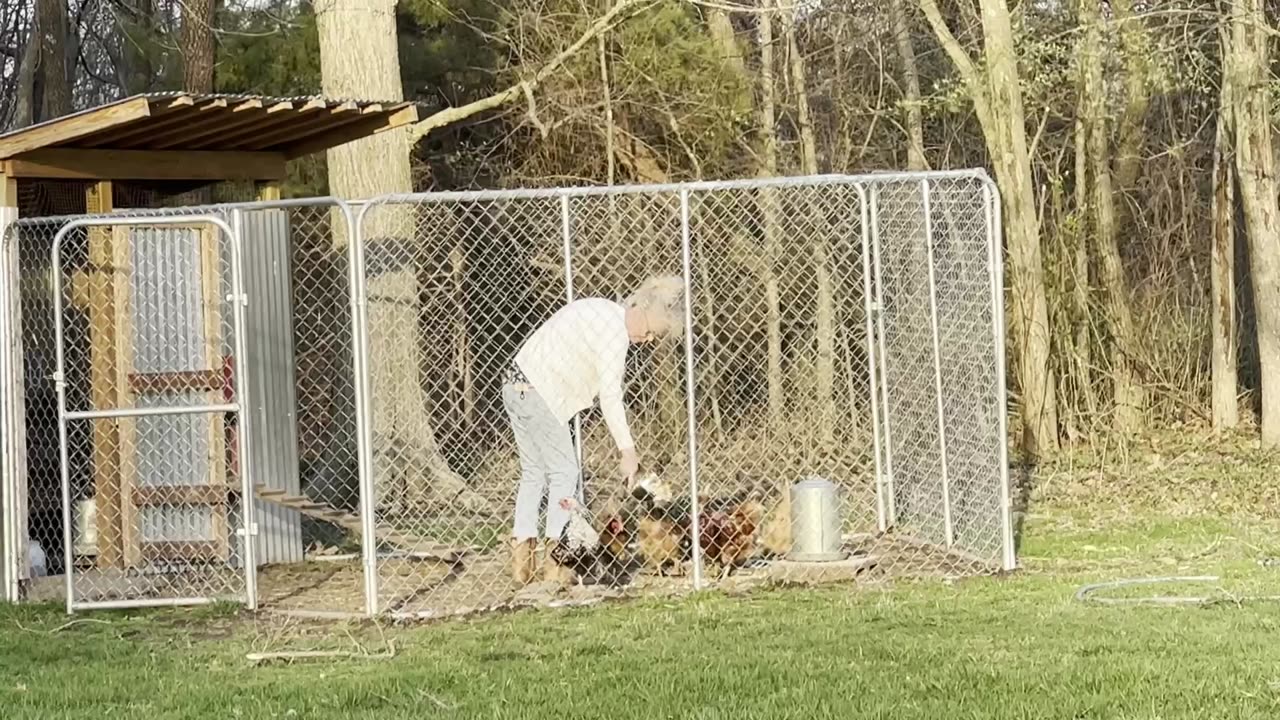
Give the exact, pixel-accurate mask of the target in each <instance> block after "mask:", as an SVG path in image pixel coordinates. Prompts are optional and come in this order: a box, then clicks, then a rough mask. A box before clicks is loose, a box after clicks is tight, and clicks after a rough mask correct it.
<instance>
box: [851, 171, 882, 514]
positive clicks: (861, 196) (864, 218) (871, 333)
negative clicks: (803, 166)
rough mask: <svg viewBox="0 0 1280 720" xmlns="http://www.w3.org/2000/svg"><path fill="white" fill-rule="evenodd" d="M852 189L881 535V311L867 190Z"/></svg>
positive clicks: (877, 508)
mask: <svg viewBox="0 0 1280 720" xmlns="http://www.w3.org/2000/svg"><path fill="white" fill-rule="evenodd" d="M853 188H854V190H855V191H856V192H857V193H858V212H859V214H860V217H861V228H860V229H861V233H859V234H860V235H861V236H862V237H861V248H862V252H861V255H862V314H863V318H864V321H865V332H866V334H867V380H868V381H869V382H868V388H869V390H870V397H869V398H868V400H869V402H870V405H871V443H872V446H873V447H872V453H871V456H872V459H873V461H874V463H875V473H876V529H877V530H878V531H879V532H884V531H886V530H888V529H889V517H888V512H889V508H888V504H887V499H886V497H885V494H886V492H885V469H884V467H883V465H884V462H883V460H882V458H881V455H882V454H883V453H885V452H886V450H887V448H885V447H884V444H883V443H882V442H881V428H880V406H879V403H878V402H877V397H876V396H877V392H876V374H877V372H879V367H878V363H877V362H876V333H875V317H876V315H877V314H878V313H879V312H880V307H879V305H878V304H877V303H875V302H874V301H872V299H871V298H872V294H871V240H870V233H871V228H870V223H871V219H870V218H871V209H870V208H869V207H868V206H867V189H866V188H865V187H863V186H862V183H855V184H854V186H853Z"/></svg>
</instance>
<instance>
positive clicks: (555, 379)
mask: <svg viewBox="0 0 1280 720" xmlns="http://www.w3.org/2000/svg"><path fill="white" fill-rule="evenodd" d="M683 312H684V283H683V281H682V280H681V279H680V278H678V277H670V276H665V277H655V278H650V279H649V280H647V281H646V282H645V283H644V284H643V285H641V286H640V288H639V289H638V290H636V291H635V293H633V294H632V295H631V296H630V297H629V298H627V299H626V300H625V301H624V302H623V303H622V304H621V305H619V304H618V303H615V302H612V301H610V300H605V299H603V298H583V299H581V300H575V301H573V302H571V303H569V304H568V305H565V306H564V307H563V308H561V309H560V310H559V311H557V312H556V313H555V314H554V315H552V316H551V318H550V319H548V320H547V321H546V322H545V323H543V324H542V326H541V327H539V328H538V329H537V330H536V331H534V333H533V334H532V335H531V336H529V338H528V339H527V340H526V341H525V343H524V345H523V346H522V347H521V348H520V351H519V352H518V353H517V354H516V357H515V361H514V362H513V363H512V365H511V366H510V368H509V369H508V371H507V377H506V378H505V382H504V383H503V387H502V403H503V405H504V407H505V408H506V410H507V418H508V419H509V420H510V423H511V429H512V431H513V432H514V434H515V439H516V447H517V449H518V450H519V455H520V484H519V488H518V490H517V492H516V507H515V522H514V525H515V527H514V530H513V535H514V537H513V538H512V548H511V575H512V579H514V580H515V581H516V582H517V583H519V584H522V585H523V584H527V583H529V582H532V581H533V579H534V576H535V575H536V574H537V559H536V557H537V554H536V549H537V539H538V511H539V507H540V505H541V504H542V499H543V497H544V496H547V500H548V502H547V522H546V533H545V535H544V537H545V538H546V539H547V552H546V553H545V554H544V557H545V558H546V566H545V569H544V578H545V579H547V580H555V581H560V580H561V579H562V578H563V577H564V576H563V572H562V568H560V567H559V566H557V565H556V563H555V562H554V561H553V560H551V552H550V550H551V549H552V548H553V546H554V543H555V542H556V541H557V540H558V539H559V538H560V535H561V531H562V530H563V529H564V527H565V524H566V523H567V522H568V511H566V510H564V509H563V508H561V507H560V500H561V499H563V498H566V497H576V495H577V491H578V486H579V483H580V482H581V475H582V472H581V468H579V466H578V456H577V453H576V452H575V450H574V445H573V437H572V435H571V433H570V430H569V424H570V422H571V421H572V420H573V417H574V416H575V415H577V414H578V413H580V412H582V411H583V410H586V409H587V408H589V407H591V406H592V405H593V404H594V403H595V402H596V400H597V399H599V402H600V410H601V412H602V414H603V415H604V421H605V424H606V425H608V427H609V433H610V434H611V435H612V436H613V441H614V443H615V444H616V445H617V447H618V452H619V455H620V458H619V473H620V475H621V476H622V478H624V479H625V480H627V481H628V483H629V482H631V481H632V480H634V478H635V475H636V472H637V470H638V469H639V466H640V458H639V455H637V453H636V448H635V442H634V441H633V440H632V438H631V430H630V428H629V427H628V425H627V413H626V408H625V406H624V405H623V372H624V370H625V367H626V360H627V350H628V348H630V347H631V345H632V344H635V343H644V342H652V341H654V340H657V339H659V338H663V337H667V336H669V335H673V334H677V333H679V332H680V330H681V322H682V320H683V317H684V316H683Z"/></svg>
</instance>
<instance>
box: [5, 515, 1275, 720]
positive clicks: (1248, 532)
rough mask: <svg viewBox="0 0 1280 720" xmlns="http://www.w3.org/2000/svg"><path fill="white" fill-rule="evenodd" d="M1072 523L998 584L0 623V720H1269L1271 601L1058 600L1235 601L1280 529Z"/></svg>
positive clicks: (1050, 533)
mask: <svg viewBox="0 0 1280 720" xmlns="http://www.w3.org/2000/svg"><path fill="white" fill-rule="evenodd" d="M1088 520H1089V518H1088V517H1087V516H1084V515H1081V514H1078V513H1065V512H1064V513H1059V514H1046V515H1043V516H1034V517H1033V518H1032V519H1031V520H1030V522H1029V524H1028V535H1027V538H1026V541H1025V543H1024V546H1023V558H1024V561H1025V563H1026V565H1027V569H1026V570H1025V571H1023V572H1021V573H1019V574H1018V575H1017V576H1014V577H1009V578H1001V579H977V580H967V581H962V582H955V583H946V582H942V581H931V582H918V583H911V584H906V585H903V584H899V585H897V586H894V587H876V588H862V589H856V590H855V589H852V588H829V589H824V590H820V591H804V590H780V591H771V592H764V593H759V594H756V595H752V596H747V597H733V598H730V597H722V596H718V595H705V596H701V597H695V598H691V599H687V600H682V601H677V602H671V603H659V602H640V603H632V604H627V605H619V606H612V607H605V608H594V609H581V610H553V611H539V612H532V611H531V612H521V613H516V614H510V615H503V616H497V617H490V618H487V619H483V620H477V621H471V622H454V623H444V624H438V625H434V626H425V627H423V626H419V627H386V628H379V627H376V626H373V625H370V624H351V625H344V624H332V623H330V624H319V623H314V624H304V623H300V622H297V621H293V622H288V623H286V622H284V621H282V620H279V619H266V618H256V619H255V618H251V617H246V616H242V615H239V614H237V613H236V612H235V611H234V609H228V608H225V607H218V608H205V609H200V610H192V611H157V612H146V613H141V612H140V613H113V614H91V615H86V616H83V618H82V621H81V622H77V623H76V624H74V625H71V626H65V623H66V622H67V619H66V618H65V617H64V616H63V615H62V614H61V613H60V612H58V610H57V609H56V608H31V607H25V608H4V609H0V708H3V711H2V712H0V716H3V717H4V718H64V717H65V718H101V717H121V718H145V719H147V720H159V719H161V718H295V717H296V718H375V717H376V718H425V717H511V718H523V717H551V718H631V717H634V718H666V717H671V718H677V717H678V718H686V717H687V718H756V717H759V718H765V717H770V718H772V717H797V718H800V717H805V718H810V717H839V718H853V717H871V718H874V717H885V718H890V717H892V718H944V717H945V718H1153V719H1154V718H1274V717H1277V716H1280V604H1265V603H1248V602H1245V603H1243V604H1235V603H1231V602H1227V603H1220V604H1217V605H1214V606H1210V607H1204V608H1158V607H1101V606H1094V605H1085V604H1082V603H1079V602H1076V601H1075V600H1073V598H1072V595H1073V592H1074V590H1075V589H1076V588H1077V587H1078V586H1079V585H1081V584H1083V583H1086V582H1094V581H1100V580H1107V579H1114V578H1118V577H1144V576H1149V575H1153V574H1201V573H1214V574H1220V575H1222V578H1223V579H1222V582H1221V583H1220V585H1221V587H1222V588H1225V589H1226V590H1227V591H1229V592H1230V593H1232V594H1234V595H1241V594H1245V593H1265V592H1267V591H1268V589H1270V592H1271V594H1280V588H1278V587H1277V586H1280V569H1270V568H1264V567H1262V566H1260V565H1259V564H1258V563H1257V562H1256V559H1257V558H1259V557H1263V556H1266V555H1267V554H1268V553H1269V552H1270V551H1271V550H1272V549H1274V550H1276V551H1277V554H1280V544H1275V545H1272V544H1269V543H1280V535H1277V534H1275V533H1274V531H1275V530H1276V529H1277V528H1276V527H1275V526H1273V525H1271V524H1270V523H1266V522H1263V521H1253V522H1243V521H1241V522H1230V521H1224V520H1203V519H1172V520H1158V519H1157V520H1152V519H1147V520H1140V521H1131V522H1127V523H1119V524H1117V522H1116V521H1115V520H1109V521H1107V522H1106V523H1105V524H1103V525H1098V524H1096V523H1090V522H1088ZM1273 538H1274V539H1275V540H1273ZM1211 590H1213V588H1212V587H1205V586H1200V587H1178V588H1168V589H1166V588H1145V589H1142V590H1141V591H1140V592H1142V593H1144V594H1145V593H1150V592H1176V593H1177V594H1186V593H1196V594H1200V593H1205V592H1209V591H1211ZM1112 594H1117V593H1112ZM1118 594H1124V593H1118ZM1129 594H1132V591H1129ZM83 620H88V621H83ZM104 621H105V622H104ZM388 642H390V643H392V644H394V647H395V656H394V657H393V658H392V659H389V660H378V659H352V660H324V661H317V662H310V663H306V664H296V665H292V666H289V665H260V666H254V665H251V664H250V663H249V662H248V661H247V660H246V658H245V653H246V652H249V651H250V650H263V649H272V650H280V649H316V648H346V649H353V648H362V651H363V652H368V653H370V654H373V653H377V652H379V651H382V650H384V649H385V648H386V647H387V644H386V643H388Z"/></svg>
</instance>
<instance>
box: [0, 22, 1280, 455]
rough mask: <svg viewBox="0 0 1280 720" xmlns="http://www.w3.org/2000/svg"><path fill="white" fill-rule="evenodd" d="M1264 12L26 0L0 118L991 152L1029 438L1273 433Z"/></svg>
mask: <svg viewBox="0 0 1280 720" xmlns="http://www.w3.org/2000/svg"><path fill="white" fill-rule="evenodd" d="M1274 5H1275V4H1274V3H1269V2H1264V1H1263V0H1236V1H1234V2H1215V1H1210V0H1162V1H1161V2H1154V3H1151V2H1140V1H1138V0H1023V1H1022V2H1019V3H1014V2H1008V0H801V1H800V2H797V3H795V4H791V2H790V0H759V1H758V2H757V3H756V4H743V3H741V2H738V1H737V0H707V1H706V2H701V1H698V0H618V1H617V2H615V3H612V4H608V3H605V2H600V1H598V0H578V1H574V0H401V1H400V2H396V0H316V1H315V2H301V1H299V0H69V2H68V0H34V2H31V1H29V0H27V1H19V2H8V3H4V4H3V5H2V6H0V126H2V127H3V128H5V129H12V128H16V127H21V126H25V125H28V124H31V123H34V122H39V121H42V120H46V119H49V118H53V117H57V116H59V115H63V114H66V113H68V112H72V111H75V110H77V109H82V108H86V107H89V106H92V105H95V104H98V103H102V102H106V101H109V100H112V99H115V98H119V97H122V96H125V95H129V94H133V93H139V92H149V91H161V90H173V89H185V90H190V91H198V92H207V91H210V90H213V91H218V92H235V93H257V94H266V95H277V96H280V95H283V96H292V95H305V94H315V93H321V92H323V93H324V94H326V95H330V96H338V97H343V96H346V97H357V96H358V97H362V98H368V99H373V100H395V99H398V98H400V97H401V96H403V97H405V98H409V99H413V100H416V101H419V102H421V103H423V104H424V106H425V107H426V108H427V110H426V111H424V112H423V113H422V115H423V120H422V121H421V122H420V123H419V124H418V125H417V126H416V127H414V128H413V129H412V130H411V131H409V132H407V133H403V134H400V133H387V134H385V135H383V136H379V137H376V138H371V139H369V140H364V141H360V142H358V143H353V144H351V145H349V146H347V147H344V148H340V149H338V150H335V151H331V152H330V153H329V155H328V157H327V158H325V157H314V158H309V159H304V160H300V161H296V162H294V163H292V166H291V168H290V179H289V182H288V183H287V184H286V187H285V192H286V194H287V195H295V196H296V195H311V194H324V193H333V194H336V195H340V196H346V197H364V196H369V195H373V194H376V193H382V192H394V191H406V190H410V189H415V190H433V189H441V190H443V189H467V188H494V187H511V186H547V185H554V184H582V183H623V182H628V183H631V182H635V183H651V182H666V181H680V180H690V179H722V178H737V177H754V176H772V175H795V174H808V173H819V172H837V173H844V172H867V171H872V170H879V169H900V168H912V169H922V168H935V169H942V168H960V167H969V166H985V167H988V168H990V169H991V170H992V171H993V172H994V174H995V176H996V177H997V179H998V181H999V183H1000V185H1001V191H1002V193H1003V201H1004V217H1005V238H1006V258H1007V261H1006V265H1007V271H1008V278H1007V284H1008V288H1009V291H1008V295H1007V300H1008V317H1009V323H1010V336H1009V352H1010V364H1009V367H1010V373H1011V376H1010V383H1009V387H1010V391H1011V392H1012V395H1013V396H1012V398H1011V405H1010V407H1011V411H1012V413H1013V418H1014V422H1012V423H1011V429H1012V430H1013V431H1014V432H1015V433H1016V437H1015V440H1016V441H1017V443H1018V447H1019V449H1020V451H1021V453H1022V456H1023V457H1024V458H1026V459H1043V458H1046V457H1051V456H1052V455H1053V454H1054V453H1055V452H1057V451H1059V450H1060V449H1061V448H1063V447H1064V446H1069V445H1078V444H1093V445H1099V444H1105V445H1113V444H1115V443H1117V442H1119V443H1125V442H1130V441H1132V440H1133V439H1134V438H1138V437H1141V436H1142V435H1143V434H1145V433H1148V432H1151V431H1158V430H1162V429H1168V428H1196V429H1207V428H1209V427H1210V426H1212V427H1216V428H1234V427H1237V426H1241V425H1243V426H1244V429H1245V430H1246V431H1247V432H1249V433H1255V432H1256V433H1258V434H1259V435H1260V437H1261V441H1262V443H1263V444H1265V445H1269V446H1274V445H1277V444H1280V225H1278V223H1280V211H1278V209H1277V187H1276V179H1275V175H1274V170H1275V163H1276V161H1275V156H1274V147H1273V146H1274V140H1273V137H1272V126H1273V123H1274V122H1275V118H1276V108H1275V101H1274V96H1275V92H1274V90H1275V80H1274V77H1273V64H1274V60H1273V58H1272V57H1271V55H1270V52H1269V51H1270V46H1271V45H1272V44H1273V43H1274V41H1275V37H1276V30H1275V21H1276V12H1277V10H1280V8H1278V7H1275V6H1274ZM397 287H400V289H399V290H397V292H402V293H404V294H406V295H413V294H415V293H416V287H414V284H413V283H404V284H402V285H400V286H397ZM757 301H758V300H757ZM401 340H402V339H398V338H395V337H389V338H387V339H386V341H387V342H388V343H389V344H394V343H396V342H400V341H401ZM819 371H821V368H819ZM819 382H822V379H821V378H819ZM774 390H775V389H774V388H773V387H772V386H771V387H770V388H769V393H770V395H769V397H770V400H771V401H772V400H773V393H774ZM778 392H782V390H781V387H779V389H778Z"/></svg>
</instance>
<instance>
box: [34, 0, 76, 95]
mask: <svg viewBox="0 0 1280 720" xmlns="http://www.w3.org/2000/svg"><path fill="white" fill-rule="evenodd" d="M36 28H37V30H38V31H39V33H40V67H39V71H38V78H39V82H40V106H41V107H40V119H41V120H49V119H52V118H56V117H61V116H63V115H66V114H68V113H70V112H71V84H70V83H68V82H67V4H66V0H38V2H37V4H36Z"/></svg>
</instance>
